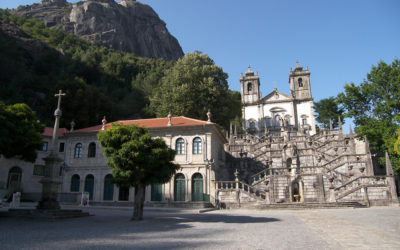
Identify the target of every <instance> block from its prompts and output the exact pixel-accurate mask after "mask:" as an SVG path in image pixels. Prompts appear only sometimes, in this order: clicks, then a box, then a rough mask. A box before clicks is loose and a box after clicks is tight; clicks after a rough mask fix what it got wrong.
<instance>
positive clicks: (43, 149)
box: [42, 141, 49, 152]
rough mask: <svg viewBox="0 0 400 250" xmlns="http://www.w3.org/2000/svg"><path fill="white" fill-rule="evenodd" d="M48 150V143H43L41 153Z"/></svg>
mask: <svg viewBox="0 0 400 250" xmlns="http://www.w3.org/2000/svg"><path fill="white" fill-rule="evenodd" d="M48 148H49V143H48V142H47V141H45V142H43V145H42V151H44V152H46V151H47V149H48Z"/></svg>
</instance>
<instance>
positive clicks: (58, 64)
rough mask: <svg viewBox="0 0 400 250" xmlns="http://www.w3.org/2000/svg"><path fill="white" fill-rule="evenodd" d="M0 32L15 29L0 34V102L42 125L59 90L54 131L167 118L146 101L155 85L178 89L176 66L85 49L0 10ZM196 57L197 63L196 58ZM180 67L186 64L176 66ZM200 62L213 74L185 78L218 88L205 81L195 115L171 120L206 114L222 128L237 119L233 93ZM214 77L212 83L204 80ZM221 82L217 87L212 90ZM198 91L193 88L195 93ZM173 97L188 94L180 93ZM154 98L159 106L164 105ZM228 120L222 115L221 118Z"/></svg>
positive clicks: (186, 99) (183, 102) (186, 102)
mask: <svg viewBox="0 0 400 250" xmlns="http://www.w3.org/2000/svg"><path fill="white" fill-rule="evenodd" d="M0 25H2V26H4V25H8V26H7V27H14V29H15V32H14V33H15V34H14V35H12V36H10V35H7V34H6V33H4V32H2V31H1V30H0V33H1V36H0V100H2V101H4V102H5V103H6V104H13V103H16V102H25V103H27V104H28V105H29V106H30V107H31V108H32V109H33V110H35V111H36V112H37V114H38V116H39V118H40V120H42V121H43V122H44V123H46V124H48V125H51V124H52V120H53V117H52V114H53V111H54V108H55V100H54V98H53V95H54V93H55V92H57V91H58V90H59V89H63V91H65V92H66V93H67V95H66V97H65V101H63V107H62V110H63V119H62V121H61V126H62V127H69V123H70V122H71V121H72V120H75V122H76V128H82V127H87V126H91V125H98V124H100V121H101V119H102V117H103V116H104V115H105V116H106V117H107V120H108V121H114V120H119V119H134V118H139V117H142V118H143V117H154V116H156V115H157V116H166V113H167V111H165V110H166V109H167V108H165V107H163V108H162V110H163V111H162V112H161V111H159V110H158V108H159V107H161V106H160V105H159V104H153V103H151V101H150V100H152V101H156V102H157V96H158V95H159V89H160V85H167V84H169V85H170V87H171V88H172V86H175V87H178V86H179V87H180V88H183V87H184V86H185V85H183V82H182V80H183V79H173V78H172V76H171V74H173V73H172V72H176V71H177V68H178V67H180V66H179V65H180V62H178V63H176V62H167V61H164V60H162V59H157V60H156V59H148V58H141V57H137V56H135V55H133V54H131V53H124V52H121V51H115V50H112V49H107V48H104V47H101V46H100V45H92V44H90V43H89V42H87V41H83V40H81V39H79V38H77V37H75V36H73V35H68V34H65V33H63V32H62V31H60V30H57V29H48V28H45V26H44V25H43V23H41V22H40V21H38V20H35V19H24V18H18V17H15V16H13V15H10V14H9V13H8V12H7V11H5V10H0ZM195 55H197V56H200V54H199V53H195ZM201 56H204V57H207V58H208V56H206V55H201ZM189 57H191V55H190V54H189ZM185 58H186V57H185ZM184 60H187V59H181V60H180V61H184ZM205 63H208V64H210V66H211V64H212V67H214V69H212V71H210V72H208V71H206V72H202V71H197V69H188V73H196V74H197V75H195V76H191V77H192V78H199V79H209V80H210V81H214V82H215V83H217V84H216V85H215V86H211V85H210V84H211V82H208V83H207V84H208V85H207V86H208V87H210V89H209V90H207V91H208V92H207V93H198V94H199V95H202V96H201V98H202V99H201V102H198V103H197V108H198V110H199V111H198V112H175V109H171V110H170V111H171V112H172V113H173V114H174V115H187V116H190V117H193V118H199V119H205V113H206V111H205V110H207V108H211V109H212V113H213V117H215V121H217V122H222V123H221V125H224V126H225V128H227V127H228V126H227V123H229V120H224V119H225V118H227V117H229V119H233V118H235V117H236V116H238V117H240V98H238V97H239V93H236V92H235V93H234V92H232V91H230V90H228V88H227V83H226V78H227V76H226V74H225V73H223V72H222V69H221V68H220V67H217V66H215V65H214V64H213V62H212V61H211V59H209V58H208V61H207V62H205ZM189 66H190V67H194V66H195V65H189ZM214 73H215V74H216V77H213V76H210V74H214ZM166 74H168V76H167V75H166ZM201 74H204V76H202V75H201ZM220 80H221V81H222V82H221V86H219V87H218V84H219V81H220ZM167 82H168V83H167ZM187 84H192V82H188V83H187ZM191 86H193V85H191ZM175 87H174V88H175ZM203 89H204V88H203ZM203 89H201V88H197V89H196V91H197V90H199V91H200V90H203ZM206 89H207V88H206ZM190 91H192V92H194V91H193V90H190ZM213 91H215V92H216V93H213ZM180 93H181V94H182V95H185V94H189V93H188V92H187V91H186V92H185V91H182V92H180ZM206 95H207V96H206ZM208 95H209V96H211V99H210V97H209V96H208ZM161 97H162V100H163V101H164V100H166V98H167V97H164V96H161ZM215 98H223V101H224V103H223V104H224V105H218V106H216V105H215V104H222V100H221V101H219V103H218V102H216V101H215ZM198 100H199V99H198V98H197V99H195V100H192V99H191V96H190V95H188V96H182V97H181V98H180V99H175V100H173V101H174V102H175V103H176V104H178V105H179V106H193V105H192V103H193V101H198ZM209 101H211V102H209ZM210 104H211V105H212V106H210ZM149 107H151V108H149ZM227 113H229V115H225V114H227ZM217 117H218V118H217Z"/></svg>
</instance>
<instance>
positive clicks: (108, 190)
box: [103, 174, 114, 201]
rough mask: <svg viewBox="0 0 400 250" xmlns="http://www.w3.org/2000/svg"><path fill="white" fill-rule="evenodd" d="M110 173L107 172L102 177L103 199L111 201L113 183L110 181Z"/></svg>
mask: <svg viewBox="0 0 400 250" xmlns="http://www.w3.org/2000/svg"><path fill="white" fill-rule="evenodd" d="M111 180H112V175H111V174H108V175H106V176H105V177H104V192H103V200H105V201H112V200H113V198H114V184H112V183H111Z"/></svg>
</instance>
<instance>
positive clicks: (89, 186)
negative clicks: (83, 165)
mask: <svg viewBox="0 0 400 250" xmlns="http://www.w3.org/2000/svg"><path fill="white" fill-rule="evenodd" d="M93 191H94V176H93V175H91V174H89V175H87V176H86V178H85V192H88V193H89V200H93Z"/></svg>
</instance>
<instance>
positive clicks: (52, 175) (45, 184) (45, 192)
mask: <svg viewBox="0 0 400 250" xmlns="http://www.w3.org/2000/svg"><path fill="white" fill-rule="evenodd" d="M64 95H65V93H62V91H61V90H60V91H59V92H58V94H56V95H55V96H56V97H58V104H57V109H56V111H55V112H54V116H55V118H56V119H55V122H54V129H53V138H52V141H51V146H50V154H49V155H48V156H47V157H45V158H43V160H44V162H45V167H44V169H45V175H44V177H43V179H42V180H41V181H40V183H42V199H41V200H40V202H39V204H38V205H37V207H36V208H37V209H39V210H44V209H46V210H57V209H60V204H59V202H58V201H57V195H58V190H59V186H60V184H61V178H60V166H61V162H62V161H63V160H62V159H60V158H59V157H58V154H57V151H58V150H57V148H58V128H59V124H60V118H61V115H62V112H61V109H60V105H61V97H62V96H64Z"/></svg>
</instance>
